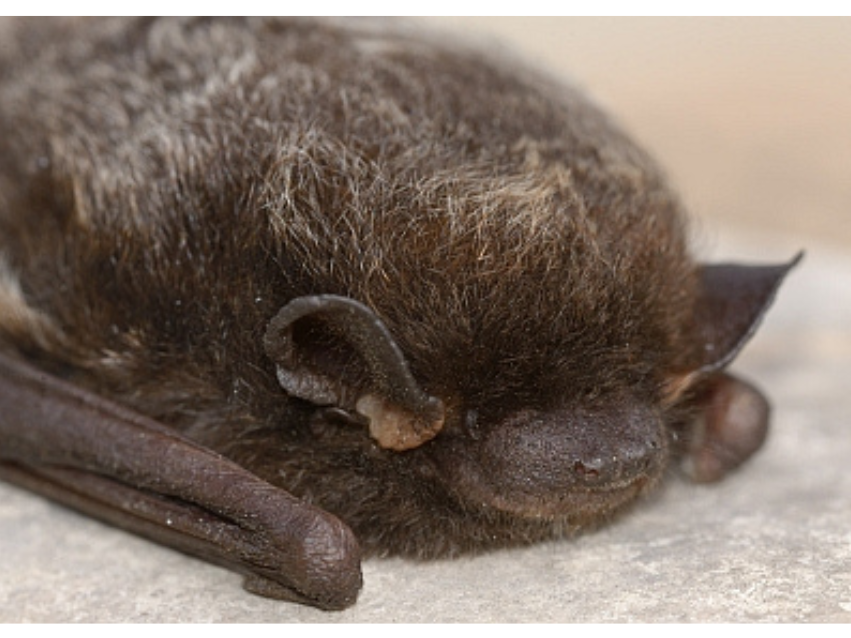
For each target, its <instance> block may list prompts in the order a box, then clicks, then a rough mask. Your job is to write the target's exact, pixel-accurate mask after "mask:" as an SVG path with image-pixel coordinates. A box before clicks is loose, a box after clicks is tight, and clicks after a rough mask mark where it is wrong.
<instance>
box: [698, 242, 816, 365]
mask: <svg viewBox="0 0 851 638" xmlns="http://www.w3.org/2000/svg"><path fill="white" fill-rule="evenodd" d="M802 258H803V253H798V254H797V255H796V256H795V257H794V258H793V259H792V260H791V261H789V262H787V263H785V264H779V265H760V266H745V265H740V264H711V265H705V266H702V267H701V268H700V271H699V278H700V284H699V286H700V288H699V292H698V298H697V303H696V305H695V314H694V318H695V324H696V327H697V334H698V340H699V343H700V345H701V349H700V351H699V355H698V359H697V361H696V362H695V363H696V366H695V367H696V369H697V371H698V372H699V373H702V374H709V373H712V372H716V371H718V370H721V369H722V368H724V367H726V366H727V365H728V364H730V363H731V362H732V361H733V359H735V358H736V355H738V354H739V351H740V350H741V349H742V348H743V347H744V345H745V344H746V343H747V342H748V341H749V340H750V338H751V337H752V336H753V334H754V332H756V329H757V327H758V326H759V324H760V322H761V321H762V318H763V317H764V316H765V313H766V312H767V311H768V308H769V307H770V306H771V303H772V302H773V301H774V297H775V295H776V294H777V290H778V289H779V288H780V284H781V283H783V280H784V278H785V277H786V275H787V274H788V272H789V271H790V270H791V269H792V268H793V267H794V266H796V265H797V264H798V262H799V261H801V259H802Z"/></svg>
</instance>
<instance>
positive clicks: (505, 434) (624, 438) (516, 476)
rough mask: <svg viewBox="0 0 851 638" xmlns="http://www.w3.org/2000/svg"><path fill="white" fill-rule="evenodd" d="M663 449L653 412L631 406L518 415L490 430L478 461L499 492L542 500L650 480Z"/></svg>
mask: <svg viewBox="0 0 851 638" xmlns="http://www.w3.org/2000/svg"><path fill="white" fill-rule="evenodd" d="M666 450H667V445H666V441H665V436H664V430H663V427H662V422H661V419H660V417H659V416H658V414H656V412H655V411H654V410H652V409H650V408H645V407H643V406H640V405H639V406H635V405H631V406H628V407H622V406H615V407H614V408H611V407H610V408H608V409H603V410H597V411H592V410H582V409H560V410H555V411H548V412H532V411H524V412H520V413H517V414H515V415H513V416H512V417H510V418H509V419H506V420H505V421H503V422H502V423H500V424H499V425H497V426H496V427H495V428H494V429H493V430H491V432H490V433H489V435H488V437H487V439H486V440H485V441H484V446H483V450H482V453H483V457H484V458H483V459H482V460H483V466H485V467H489V468H491V469H492V471H493V475H492V478H491V480H492V481H494V482H496V483H502V484H503V485H502V489H505V490H508V491H518V492H527V493H534V494H535V495H536V496H537V497H539V498H546V497H547V496H549V495H552V496H553V497H557V496H559V495H562V494H564V493H565V492H568V491H571V490H576V489H601V490H603V489H609V488H617V487H620V486H622V485H624V484H629V483H632V482H634V481H636V480H638V479H641V478H642V477H650V476H653V475H655V474H656V473H657V472H658V470H659V469H660V468H661V466H662V465H663V462H664V459H665V456H666Z"/></svg>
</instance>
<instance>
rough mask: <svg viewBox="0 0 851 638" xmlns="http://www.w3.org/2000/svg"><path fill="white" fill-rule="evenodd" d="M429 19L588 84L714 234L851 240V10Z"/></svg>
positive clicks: (849, 243) (842, 245)
mask: <svg viewBox="0 0 851 638" xmlns="http://www.w3.org/2000/svg"><path fill="white" fill-rule="evenodd" d="M425 21H426V22H427V23H430V24H432V25H434V26H438V27H440V28H445V29H455V30H458V31H462V32H464V33H465V36H466V37H469V36H470V35H472V36H474V37H479V38H480V39H485V40H487V39H496V40H497V41H502V42H505V43H507V44H509V45H510V46H511V47H512V48H514V49H515V50H517V51H518V52H519V53H520V54H521V55H522V56H523V57H525V58H527V59H528V60H530V61H532V62H533V63H536V64H538V65H541V66H544V67H548V68H549V69H550V70H551V71H552V72H553V73H555V74H556V75H558V76H562V77H566V78H571V79H572V80H573V81H574V82H575V83H577V84H578V85H580V86H582V87H584V88H586V89H587V90H588V91H589V92H590V93H591V94H592V95H593V96H595V97H596V98H597V100H598V101H599V102H600V103H602V105H603V106H604V107H605V108H607V110H609V112H611V113H612V114H613V115H614V116H615V117H616V118H617V119H619V120H620V121H621V122H622V123H623V124H624V125H625V126H626V127H627V128H628V130H630V131H631V132H632V134H633V135H634V136H635V137H636V138H637V139H638V140H639V141H640V142H641V143H643V145H644V146H646V147H647V148H649V149H650V150H651V151H652V152H653V153H654V154H655V156H656V157H657V158H658V159H659V160H660V161H661V163H662V164H663V165H664V166H665V168H666V170H667V171H668V174H669V175H670V177H671V180H672V182H673V183H674V185H675V186H676V188H677V189H678V190H679V192H680V194H681V196H682V197H683V199H684V201H685V202H686V204H687V205H688V207H689V209H690V210H691V211H692V213H693V214H694V215H695V216H696V217H697V218H699V219H700V220H701V222H700V223H699V225H698V230H699V232H700V233H701V234H702V235H704V238H705V239H706V241H707V242H708V243H709V244H712V243H713V238H714V237H715V235H716V231H717V230H718V229H719V228H724V229H727V228H733V229H734V230H736V231H741V232H746V233H748V234H749V235H750V234H752V233H756V234H759V233H762V232H766V233H768V234H770V235H775V234H782V235H785V236H788V235H792V239H793V240H794V239H798V240H799V241H798V243H799V244H800V245H801V246H808V245H811V244H812V243H814V242H818V243H819V244H824V245H826V247H827V246H830V247H833V248H838V249H841V250H845V251H847V250H848V249H851V19H849V18H824V19H822V18H428V19H425ZM703 231H706V232H705V233H704V232H703ZM778 241H779V242H780V243H782V244H786V241H784V240H783V239H780V240H778ZM790 243H794V242H793V241H792V242H790ZM769 244H771V242H769V241H766V251H767V253H769V254H767V255H766V257H769V258H778V257H779V258H783V255H785V254H786V253H785V252H783V253H782V254H781V253H779V252H777V251H774V250H772V249H771V246H770V245H769ZM784 250H785V246H784ZM750 257H753V258H759V257H760V255H758V254H754V255H750Z"/></svg>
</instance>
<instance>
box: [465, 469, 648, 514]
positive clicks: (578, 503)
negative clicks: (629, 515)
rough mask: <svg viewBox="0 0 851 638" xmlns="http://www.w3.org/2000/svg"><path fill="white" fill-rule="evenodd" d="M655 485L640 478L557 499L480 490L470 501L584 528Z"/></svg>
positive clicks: (579, 490)
mask: <svg viewBox="0 0 851 638" xmlns="http://www.w3.org/2000/svg"><path fill="white" fill-rule="evenodd" d="M655 482H656V480H655V478H653V477H650V476H639V477H636V478H634V479H631V480H628V481H622V482H620V483H618V484H614V485H607V486H605V487H602V486H601V487H595V488H580V487H576V488H571V489H568V490H566V491H565V492H564V493H561V494H557V495H554V494H549V495H538V494H529V493H523V492H510V491H497V490H494V489H491V488H490V487H486V486H479V488H478V489H475V488H474V489H473V490H471V493H470V494H468V498H470V497H474V499H475V500H476V501H477V502H480V503H482V504H483V505H486V506H487V507H489V508H492V509H496V510H499V511H500V512H504V513H506V514H511V515H512V516H516V517H519V518H523V519H529V520H542V519H543V520H556V519H564V520H567V521H569V522H571V523H573V524H576V525H584V524H587V523H589V522H591V521H596V520H599V519H600V518H604V517H606V516H608V515H611V514H613V513H615V512H616V511H618V510H620V509H621V508H623V507H625V506H626V505H628V504H629V503H631V502H632V501H634V500H636V499H637V498H638V497H639V496H640V495H641V494H643V493H645V492H646V491H648V490H649V489H650V487H651V486H652V485H653V484H654V483H655ZM474 494H475V496H473V495H474Z"/></svg>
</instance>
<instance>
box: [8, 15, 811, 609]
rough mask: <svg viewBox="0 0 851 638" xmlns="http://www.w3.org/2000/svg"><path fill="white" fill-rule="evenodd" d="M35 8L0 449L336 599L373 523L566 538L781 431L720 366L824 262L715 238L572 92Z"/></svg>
mask: <svg viewBox="0 0 851 638" xmlns="http://www.w3.org/2000/svg"><path fill="white" fill-rule="evenodd" d="M9 32H10V34H11V36H12V39H11V44H10V45H9V47H8V48H7V50H6V51H5V52H4V53H3V56H4V57H3V58H0V82H2V84H3V90H2V92H0V158H2V159H0V355H1V356H0V369H2V371H3V376H2V378H3V383H2V385H0V402H2V405H3V406H4V412H5V413H6V415H4V416H3V417H2V418H0V436H2V441H3V443H4V445H3V446H1V447H2V455H3V456H2V457H0V461H2V464H0V476H4V477H5V478H7V479H8V480H12V481H15V482H18V483H20V484H22V485H25V486H27V487H29V488H31V489H34V490H36V491H39V492H42V493H45V494H47V495H49V496H51V497H52V498H55V499H57V500H60V501H62V502H65V503H68V504H71V505H73V506H74V507H78V508H79V509H82V510H83V511H87V512H90V513H92V514H93V515H95V516H99V517H101V518H104V519H106V520H108V521H110V522H113V523H115V524H118V525H122V526H124V527H126V528H128V529H131V530H133V531H136V532H138V533H142V534H145V535H148V536H150V537H152V538H154V539H155V540H159V541H161V542H165V543H168V544H171V545H174V546H176V547H178V548H179V549H183V550H185V551H190V552H193V553H196V554H199V555H201V556H203V557H205V558H208V559H210V560H215V561H217V562H220V563H223V564H225V565H227V566H230V567H233V568H235V569H238V570H240V571H243V572H245V573H246V574H247V575H248V576H249V578H248V580H247V581H246V585H247V586H248V587H249V588H250V589H251V590H252V591H256V592H258V593H262V594H265V595H270V596H276V597H281V598H287V599H292V600H299V601H301V602H309V603H311V604H317V605H319V606H323V607H328V608H338V607H342V606H345V605H348V604H351V603H352V602H353V600H354V597H355V596H356V593H357V588H358V587H359V583H360V581H359V568H358V564H359V557H360V551H361V550H363V551H364V552H365V553H370V554H401V555H408V556H416V557H433V556H445V555H455V554H459V553H462V552H470V551H480V550H482V549H487V548H490V547H499V546H508V545H515V544H522V543H528V542H533V541H536V540H540V539H546V538H553V537H560V536H565V535H569V534H571V533H574V532H575V531H577V530H580V529H583V528H585V527H589V526H593V525H596V524H598V523H599V522H600V521H603V520H605V519H607V518H609V517H610V515H612V514H613V513H614V512H616V511H618V510H620V509H622V508H623V507H624V506H625V505H627V504H628V503H631V502H633V501H635V500H636V498H637V497H638V496H639V495H641V494H642V493H644V492H646V491H647V490H648V489H650V488H651V487H652V486H653V485H655V484H656V483H657V482H658V480H659V479H660V477H661V476H662V475H663V474H664V473H665V471H666V469H667V468H668V467H669V466H670V464H671V462H672V461H674V460H675V461H682V462H683V463H684V465H685V467H686V468H687V471H688V472H689V473H690V474H691V475H692V476H693V477H694V478H695V479H696V480H715V479H717V478H719V477H720V476H722V475H723V474H725V473H726V472H727V471H729V470H731V469H732V468H734V467H735V466H737V465H738V464H739V463H741V462H742V461H743V460H744V459H746V458H747V457H748V456H750V454H751V453H753V451H754V450H755V449H757V448H758V447H759V445H760V443H761V441H762V438H763V437H764V435H765V432H766V427H767V417H768V406H767V403H766V402H765V400H764V399H763V398H762V395H761V394H760V393H759V392H758V391H757V390H756V389H754V388H753V387H751V386H749V385H747V384H745V383H744V382H742V381H739V380H737V379H735V378H734V377H732V376H729V375H727V374H726V373H725V372H724V371H723V369H724V368H725V366H726V365H727V364H729V363H730V361H731V360H732V358H733V357H734V356H735V355H736V353H737V352H738V351H739V349H740V348H741V347H742V346H743V345H744V343H745V342H746V341H747V339H748V338H749V337H750V335H751V334H752V332H753V331H754V329H755V326H756V325H757V324H758V323H759V320H760V319H761V317H762V315H763V314H764V312H765V310H766V308H767V307H768V305H769V304H770V302H771V300H772V298H773V296H774V294H775V293H776V290H777V288H778V286H779V285H780V283H781V281H782V279H783V277H784V276H785V274H786V273H787V272H788V270H789V269H790V268H791V267H792V265H794V263H795V262H794V261H793V262H790V263H789V264H784V265H779V266H739V265H713V266H707V265H702V264H698V263H696V262H695V261H694V260H693V258H692V257H691V256H690V254H689V252H688V248H687V230H686V226H687V224H686V221H685V216H684V213H683V212H682V211H681V209H680V206H679V203H678V202H677V199H676V197H675V196H674V195H673V194H672V193H671V191H670V190H669V189H668V188H667V186H666V184H665V182H664V179H663V178H662V176H661V174H660V171H659V170H658V169H657V168H656V166H655V165H654V163H653V162H652V160H651V159H650V158H648V157H647V156H646V154H645V153H644V152H643V151H641V149H639V148H638V147H636V146H635V145H634V144H633V143H632V142H631V141H630V140H629V139H628V138H627V137H626V136H625V135H624V134H623V133H622V132H621V131H620V130H619V129H618V128H617V126H615V125H614V124H612V123H611V122H610V121H609V120H608V118H607V117H606V116H605V115H604V114H602V113H601V112H600V111H599V110H598V109H597V108H596V107H595V106H594V105H593V104H592V103H590V102H589V101H588V100H587V99H586V98H585V97H584V96H582V95H581V94H579V93H578V92H577V91H575V90H573V89H571V88H569V87H563V86H560V85H558V84H556V83H554V82H553V81H551V80H549V79H548V78H545V77H541V76H539V75H537V74H536V73H535V72H532V71H529V70H527V69H520V68H517V67H516V65H515V63H513V62H507V61H505V60H491V59H489V58H488V57H487V56H485V55H483V54H481V53H479V52H476V51H467V50H464V49H461V48H459V47H452V46H449V45H447V44H441V43H438V42H435V41H432V40H429V39H427V38H425V37H423V36H420V35H417V34H414V33H410V32H407V31H405V29H404V28H400V29H398V30H388V29H387V28H386V27H384V26H382V27H375V26H374V25H370V24H364V23H354V24H343V23H333V22H320V23H314V22H309V21H295V22H289V21H283V22H275V21H247V22H242V21H225V20H214V21H185V22H184V21H175V20H164V21H105V22H93V23H88V22H85V23H80V24H76V23H71V24H66V23H64V22H37V23H26V24H22V25H20V26H19V27H17V28H16V29H10V30H9ZM7 404H8V405H7ZM6 408H8V409H6ZM131 442H133V445H130V443H131ZM142 442H143V443H142ZM135 445H139V446H141V448H140V449H138V450H137V449H134V447H133V446H135ZM125 450H127V451H125ZM69 473H70V474H69ZM199 477H200V478H199ZM205 477H207V478H205ZM210 477H214V478H210ZM219 480H220V481H221V482H220V483H219V482H217V481H219ZM165 520H168V521H169V523H168V525H165V524H164V523H163V521H165ZM176 521H181V522H180V523H179V524H178V523H176ZM341 521H342V522H341ZM181 525H185V527H181ZM210 530H215V533H214V532H211V531H210ZM317 530H318V531H317ZM349 530H353V532H354V534H353V535H352V532H351V531H349ZM355 538H356V540H354V539H355ZM199 539H200V540H199ZM222 539H224V540H222ZM270 539H271V540H270ZM258 547H262V549H258ZM270 548H271V549H270ZM329 557H333V559H332V558H329Z"/></svg>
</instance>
